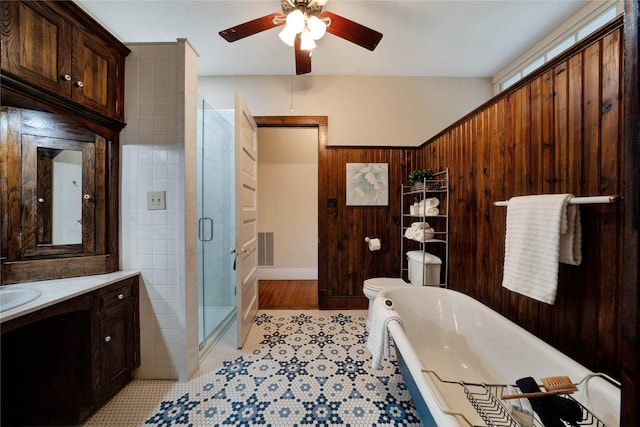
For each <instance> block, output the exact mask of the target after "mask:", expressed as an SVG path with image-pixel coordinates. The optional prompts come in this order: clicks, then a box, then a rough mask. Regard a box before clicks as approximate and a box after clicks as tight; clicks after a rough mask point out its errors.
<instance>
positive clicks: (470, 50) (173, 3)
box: [76, 0, 588, 77]
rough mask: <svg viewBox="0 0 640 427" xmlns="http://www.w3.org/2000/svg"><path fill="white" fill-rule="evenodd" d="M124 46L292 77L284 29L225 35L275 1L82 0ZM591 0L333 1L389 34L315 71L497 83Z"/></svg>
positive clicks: (334, 53)
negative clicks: (174, 51)
mask: <svg viewBox="0 0 640 427" xmlns="http://www.w3.org/2000/svg"><path fill="white" fill-rule="evenodd" d="M76 1H77V3H79V4H80V6H81V7H83V8H84V9H85V10H86V11H87V12H89V13H90V14H91V15H92V16H93V17H94V18H96V19H97V20H98V21H99V22H100V23H102V24H103V25H104V26H105V27H106V28H107V29H109V30H110V31H111V32H112V33H113V34H114V35H115V36H116V37H118V38H119V39H120V40H121V41H123V42H125V43H127V42H159V41H175V40H176V39H177V38H187V39H189V41H190V42H191V43H192V45H193V46H194V47H195V48H196V50H197V51H198V52H199V54H200V58H199V72H198V74H199V75H201V76H202V75H227V76H235V75H289V74H292V73H294V57H293V48H291V47H289V46H287V45H285V44H284V43H283V42H282V41H280V39H279V38H278V32H279V29H278V28H274V29H271V30H267V31H264V32H262V33H259V34H256V35H253V36H250V37H247V38H245V39H242V40H239V41H236V42H234V43H228V42H226V41H225V40H224V39H222V37H220V36H219V35H218V32H219V31H220V30H223V29H226V28H229V27H233V26H235V25H237V24H241V23H243V22H246V21H249V20H252V19H255V18H258V17H261V16H264V15H268V14H270V13H273V12H280V11H281V9H280V1H279V0H252V1H249V0H234V1H217V0H209V1H205V0H200V1H179V0H155V1H154V0H128V1H120V0H76ZM587 3H588V1H587V0H531V1H527V0H471V1H463V0H444V1H437V0H428V1H419V0H394V1H357V0H330V1H328V2H327V4H326V5H325V6H324V10H328V11H331V12H334V13H336V14H338V15H341V16H343V17H345V18H348V19H351V20H353V21H356V22H358V23H360V24H362V25H365V26H367V27H370V28H373V29H375V30H377V31H380V32H381V33H383V34H384V37H383V38H382V41H381V42H380V44H379V45H378V47H377V48H376V50H375V51H373V52H370V51H368V50H366V49H363V48H361V47H360V46H357V45H355V44H352V43H350V42H348V41H346V40H343V39H341V38H338V37H336V36H334V35H332V34H326V35H325V36H324V37H323V38H322V39H321V40H319V41H318V43H317V44H318V47H317V48H316V49H315V50H314V51H313V60H312V74H315V75H378V76H459V77H493V76H494V75H495V74H496V73H497V72H499V71H500V70H502V69H503V68H504V67H505V66H506V65H508V64H509V63H510V62H512V61H513V60H514V59H515V58H517V57H518V56H519V55H520V54H521V53H522V52H524V51H525V50H526V49H528V48H529V47H531V46H532V45H534V44H535V43H536V42H537V41H539V40H540V39H541V38H543V37H544V36H545V35H547V34H548V33H550V32H551V31H552V30H553V29H555V28H556V27H558V26H559V25H560V24H561V23H563V22H565V21H566V20H567V19H568V18H569V17H570V16H572V15H573V14H575V13H576V12H577V11H578V10H580V9H581V8H583V7H584V6H586V4H587Z"/></svg>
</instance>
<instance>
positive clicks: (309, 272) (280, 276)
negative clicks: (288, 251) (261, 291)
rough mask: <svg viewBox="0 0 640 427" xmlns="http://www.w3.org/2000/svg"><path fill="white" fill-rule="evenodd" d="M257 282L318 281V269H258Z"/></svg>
mask: <svg viewBox="0 0 640 427" xmlns="http://www.w3.org/2000/svg"><path fill="white" fill-rule="evenodd" d="M258 280H318V269H317V268H258Z"/></svg>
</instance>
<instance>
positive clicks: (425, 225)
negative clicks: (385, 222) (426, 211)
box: [411, 222, 431, 230]
mask: <svg viewBox="0 0 640 427" xmlns="http://www.w3.org/2000/svg"><path fill="white" fill-rule="evenodd" d="M411 228H413V229H414V230H424V229H426V228H431V226H430V225H429V223H428V222H412V223H411Z"/></svg>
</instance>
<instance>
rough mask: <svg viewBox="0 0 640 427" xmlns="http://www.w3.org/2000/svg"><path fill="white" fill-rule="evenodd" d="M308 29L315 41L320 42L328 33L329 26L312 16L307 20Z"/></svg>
mask: <svg viewBox="0 0 640 427" xmlns="http://www.w3.org/2000/svg"><path fill="white" fill-rule="evenodd" d="M307 28H309V32H311V35H312V36H313V39H314V40H319V39H320V38H321V37H322V36H324V33H326V32H327V24H325V23H324V22H323V21H322V20H321V19H319V18H318V17H317V16H312V17H310V18H309V19H307Z"/></svg>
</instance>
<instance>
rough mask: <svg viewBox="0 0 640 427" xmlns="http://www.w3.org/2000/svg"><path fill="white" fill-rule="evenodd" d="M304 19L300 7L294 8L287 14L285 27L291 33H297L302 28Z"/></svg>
mask: <svg viewBox="0 0 640 427" xmlns="http://www.w3.org/2000/svg"><path fill="white" fill-rule="evenodd" d="M305 20H306V18H305V16H304V13H302V11H301V10H300V9H296V10H294V11H292V12H291V13H289V14H288V15H287V25H286V28H288V29H289V31H291V32H293V34H298V33H300V32H302V30H304V25H305Z"/></svg>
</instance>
